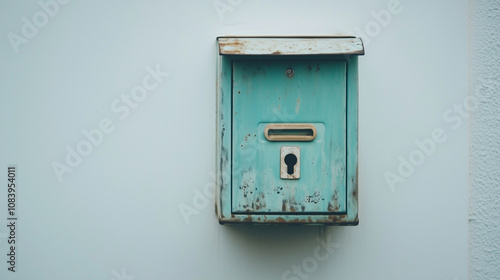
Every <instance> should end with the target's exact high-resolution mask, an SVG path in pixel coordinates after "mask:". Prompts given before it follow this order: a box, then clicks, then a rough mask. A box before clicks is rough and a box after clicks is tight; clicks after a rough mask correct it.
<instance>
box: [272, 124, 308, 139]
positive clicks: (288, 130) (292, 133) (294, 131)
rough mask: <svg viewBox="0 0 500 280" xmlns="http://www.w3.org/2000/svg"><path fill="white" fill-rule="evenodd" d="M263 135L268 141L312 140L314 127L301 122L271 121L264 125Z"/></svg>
mask: <svg viewBox="0 0 500 280" xmlns="http://www.w3.org/2000/svg"><path fill="white" fill-rule="evenodd" d="M264 136H265V137H266V139H267V140H269V141H312V140H314V138H316V127H314V125H312V124H302V123H273V124H269V125H267V126H266V128H265V130H264Z"/></svg>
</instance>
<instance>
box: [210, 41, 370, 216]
mask: <svg viewBox="0 0 500 280" xmlns="http://www.w3.org/2000/svg"><path fill="white" fill-rule="evenodd" d="M217 50H218V54H217V57H218V70H217V72H218V78H217V163H216V164H217V183H216V186H217V188H216V193H217V196H216V206H217V209H216V212H217V216H218V218H219V222H220V223H221V224H224V223H255V224H258V223H262V224H266V223H267V224H331V225H342V224H345V225H356V224H358V179H357V177H358V174H357V173H358V172H357V170H358V168H357V166H358V161H357V159H358V151H357V149H358V60H357V58H358V55H363V54H364V49H363V44H362V41H361V40H360V39H359V38H355V37H314V38H312V37H311V38H310V37H301V38H283V37H282V38H270V37H266V38H253V37H244V38H243V37H239V38H237V37H219V38H217Z"/></svg>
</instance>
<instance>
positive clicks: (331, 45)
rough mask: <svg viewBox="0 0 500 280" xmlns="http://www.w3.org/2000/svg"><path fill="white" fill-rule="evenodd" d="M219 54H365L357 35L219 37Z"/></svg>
mask: <svg viewBox="0 0 500 280" xmlns="http://www.w3.org/2000/svg"><path fill="white" fill-rule="evenodd" d="M217 40H218V42H219V54H220V55H364V54H365V49H364V47H363V41H362V40H361V39H360V38H356V37H218V38H217Z"/></svg>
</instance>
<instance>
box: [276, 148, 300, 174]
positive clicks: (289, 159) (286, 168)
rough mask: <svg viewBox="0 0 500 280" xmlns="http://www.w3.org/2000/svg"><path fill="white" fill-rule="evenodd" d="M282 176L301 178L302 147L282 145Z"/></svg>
mask: <svg viewBox="0 0 500 280" xmlns="http://www.w3.org/2000/svg"><path fill="white" fill-rule="evenodd" d="M280 178H281V179H299V178H300V147H288V146H283V147H281V168H280Z"/></svg>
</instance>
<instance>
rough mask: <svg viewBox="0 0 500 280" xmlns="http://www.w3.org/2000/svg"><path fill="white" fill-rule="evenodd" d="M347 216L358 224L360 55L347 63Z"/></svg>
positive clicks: (350, 58)
mask: <svg viewBox="0 0 500 280" xmlns="http://www.w3.org/2000/svg"><path fill="white" fill-rule="evenodd" d="M346 136H347V217H345V220H346V221H349V222H350V223H352V224H355V225H357V224H358V222H359V220H358V56H356V55H353V56H350V57H349V58H348V63H347V135H346Z"/></svg>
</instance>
